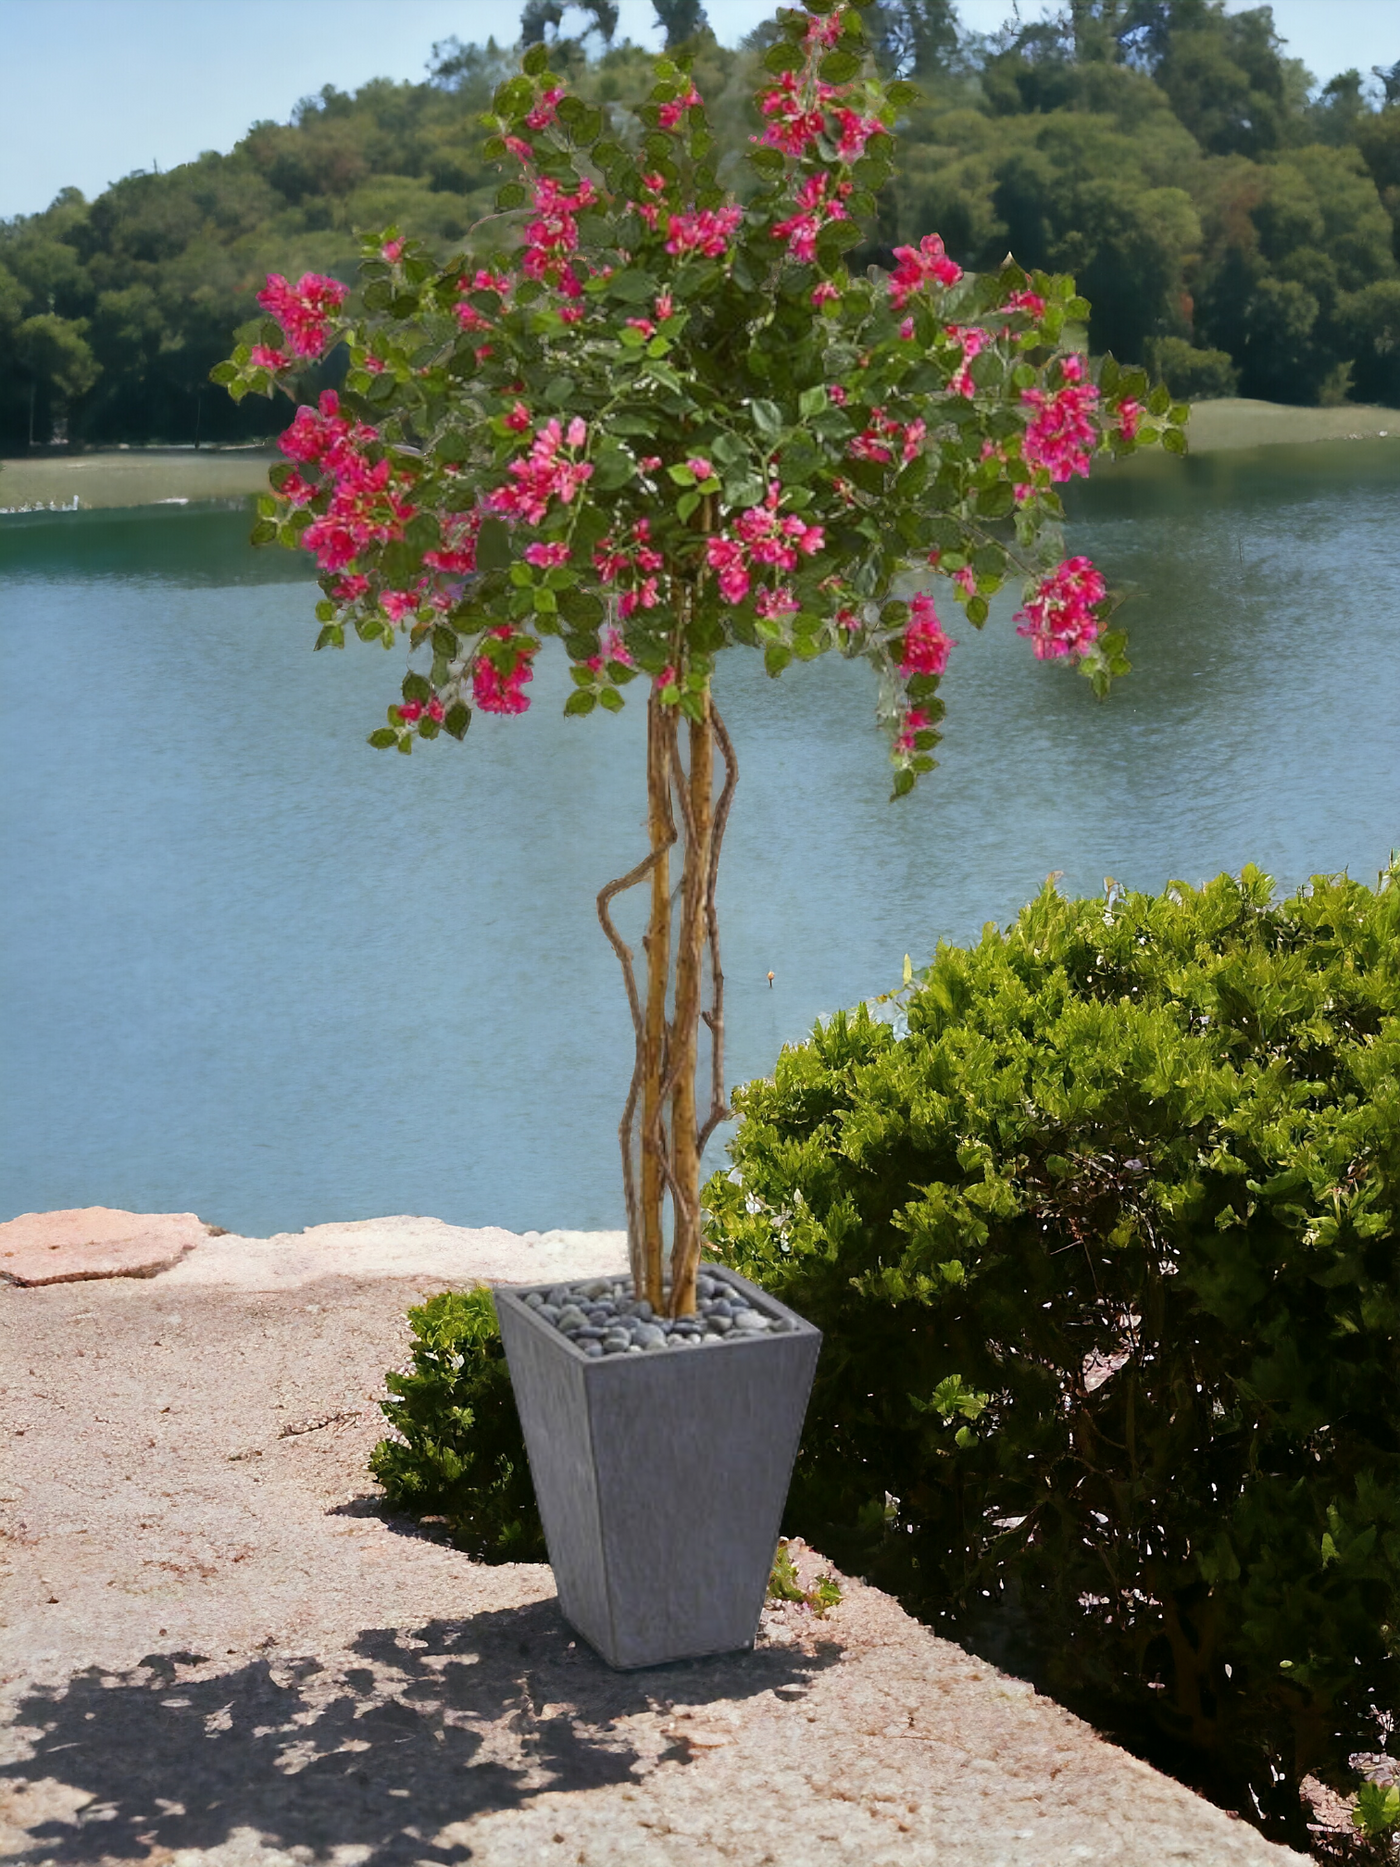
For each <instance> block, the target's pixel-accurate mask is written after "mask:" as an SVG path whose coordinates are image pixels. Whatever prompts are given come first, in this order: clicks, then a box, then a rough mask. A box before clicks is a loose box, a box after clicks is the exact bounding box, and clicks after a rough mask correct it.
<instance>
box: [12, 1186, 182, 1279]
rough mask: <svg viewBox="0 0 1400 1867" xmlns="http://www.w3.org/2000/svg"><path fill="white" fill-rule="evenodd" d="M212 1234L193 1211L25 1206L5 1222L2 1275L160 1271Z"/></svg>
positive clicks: (150, 1274)
mask: <svg viewBox="0 0 1400 1867" xmlns="http://www.w3.org/2000/svg"><path fill="white" fill-rule="evenodd" d="M208 1236H209V1228H208V1227H207V1226H206V1225H205V1224H204V1222H203V1220H202V1219H200V1218H199V1217H197V1215H196V1214H195V1213H193V1212H121V1211H119V1210H117V1209H116V1208H114V1207H112V1206H78V1207H73V1208H70V1209H69V1210H67V1211H65V1212H23V1213H21V1214H20V1216H19V1217H18V1218H17V1219H9V1220H7V1221H6V1222H5V1223H4V1224H3V1225H0V1277H3V1278H5V1279H6V1280H7V1281H8V1282H10V1283H14V1284H22V1285H25V1286H33V1285H36V1284H76V1283H84V1282H86V1281H87V1280H88V1279H89V1278H93V1277H155V1276H157V1275H159V1273H160V1272H161V1271H168V1270H170V1269H171V1268H172V1267H173V1266H174V1265H176V1264H178V1263H179V1262H180V1260H181V1259H182V1258H183V1257H184V1256H185V1254H186V1252H188V1251H192V1250H193V1249H194V1247H195V1246H196V1245H198V1244H201V1243H203V1241H204V1240H205V1239H207V1238H208Z"/></svg>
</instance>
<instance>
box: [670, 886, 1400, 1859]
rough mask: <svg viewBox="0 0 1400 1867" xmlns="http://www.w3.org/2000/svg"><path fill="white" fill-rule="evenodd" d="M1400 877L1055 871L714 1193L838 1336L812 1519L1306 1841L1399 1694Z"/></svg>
mask: <svg viewBox="0 0 1400 1867" xmlns="http://www.w3.org/2000/svg"><path fill="white" fill-rule="evenodd" d="M1397 884H1400V869H1392V871H1391V872H1390V873H1389V874H1387V875H1386V876H1384V877H1383V878H1382V881H1381V885H1380V887H1379V888H1378V889H1377V890H1375V891H1372V890H1369V889H1367V888H1365V887H1362V886H1360V885H1359V884H1357V883H1355V882H1352V881H1349V880H1347V879H1345V878H1333V879H1321V878H1320V879H1317V880H1315V882H1314V883H1313V885H1312V887H1311V889H1309V890H1307V891H1304V892H1302V893H1300V894H1298V895H1297V896H1296V897H1294V898H1292V899H1290V900H1288V901H1286V902H1276V901H1275V900H1274V899H1273V896H1272V887H1271V884H1270V881H1269V879H1268V877H1267V876H1263V875H1261V874H1259V873H1258V872H1257V871H1256V870H1253V869H1246V870H1245V871H1244V873H1243V875H1242V876H1241V878H1240V879H1239V880H1238V881H1235V880H1232V879H1231V878H1229V877H1225V876H1222V877H1220V878H1219V879H1218V880H1216V881H1214V882H1212V883H1211V884H1210V885H1209V886H1207V887H1205V888H1204V889H1202V890H1200V891H1199V892H1198V891H1194V890H1192V889H1190V888H1188V887H1186V886H1185V885H1183V884H1180V883H1177V884H1173V885H1172V886H1171V887H1170V888H1169V889H1168V890H1167V891H1166V893H1165V894H1163V895H1161V896H1157V897H1154V896H1150V895H1136V894H1119V893H1118V892H1117V891H1116V890H1115V891H1112V892H1111V894H1110V897H1109V899H1108V900H1107V901H1105V900H1098V901H1079V900H1062V899H1061V898H1060V897H1059V896H1058V895H1056V894H1055V893H1054V891H1053V890H1052V889H1051V888H1050V887H1048V886H1047V888H1046V890H1045V892H1043V893H1042V894H1041V895H1040V896H1039V898H1038V899H1037V900H1035V901H1034V902H1033V903H1031V905H1030V906H1029V907H1027V908H1026V909H1025V910H1024V911H1023V913H1022V914H1021V916H1020V918H1019V919H1018V920H1017V921H1016V923H1015V924H1014V925H1013V926H1012V927H1011V928H1010V929H1008V930H1007V931H1006V932H1005V933H1004V934H1003V933H1000V932H998V931H997V930H996V929H995V928H994V927H990V926H989V927H988V929H987V930H986V931H985V933H984V935H983V937H982V940H981V942H980V944H978V945H977V946H976V947H974V948H972V949H970V950H963V949H959V948H956V947H950V946H943V947H940V948H939V951H938V954H937V957H936V958H935V960H934V962H933V964H932V965H931V967H930V968H929V969H928V971H927V973H926V974H925V975H924V976H923V978H922V980H921V981H920V982H918V983H917V984H915V985H912V986H911V987H910V989H909V991H908V994H907V1002H906V1004H905V1007H904V1012H905V1017H906V1019H907V1031H906V1032H904V1033H903V1034H900V1033H897V1031H896V1030H895V1029H894V1028H892V1027H891V1025H890V1024H889V1023H887V1022H883V1021H881V1019H880V1018H879V1017H877V1016H872V1015H871V1013H870V1011H869V1010H867V1009H866V1008H861V1009H859V1010H857V1011H855V1012H854V1013H852V1014H841V1015H838V1016H836V1017H835V1018H833V1019H832V1020H831V1021H830V1023H828V1024H825V1025H819V1026H818V1028H817V1029H816V1030H815V1031H814V1033H813V1035H812V1037H811V1039H810V1040H809V1041H808V1042H807V1043H805V1044H803V1045H800V1046H798V1047H795V1048H790V1049H787V1050H785V1051H784V1052H783V1054H782V1056H781V1058H780V1059H779V1061H778V1065H777V1069H776V1072H775V1075H774V1077H773V1079H772V1080H771V1081H762V1082H755V1083H751V1084H750V1085H749V1086H748V1087H747V1088H746V1089H743V1090H741V1091H740V1092H739V1093H738V1094H737V1095H736V1097H735V1105H736V1108H737V1109H738V1111H739V1112H740V1113H741V1115H742V1118H743V1119H742V1123H741V1126H740V1128H739V1130H738V1133H737V1136H736V1138H735V1140H734V1142H733V1144H732V1155H733V1159H734V1162H735V1170H734V1172H733V1174H731V1175H729V1176H727V1177H726V1176H725V1175H723V1174H721V1175H716V1176H715V1178H714V1179H713V1180H712V1181H711V1182H710V1184H709V1186H708V1187H707V1189H706V1204H707V1207H708V1209H709V1211H710V1214H711V1218H712V1222H711V1226H710V1236H711V1238H712V1240H713V1242H714V1244H715V1246H716V1248H717V1249H719V1250H720V1251H721V1252H722V1254H723V1255H724V1256H725V1257H726V1259H727V1260H728V1261H729V1262H730V1263H732V1264H734V1265H736V1266H737V1267H738V1268H739V1269H741V1270H742V1271H744V1272H745V1273H746V1274H747V1275H749V1276H751V1277H753V1278H755V1279H756V1280H757V1281H758V1282H760V1283H761V1284H763V1285H764V1286H765V1287H766V1288H767V1289H769V1290H772V1291H773V1292H774V1293H775V1294H776V1295H778V1296H780V1297H781V1298H782V1300H783V1301H784V1302H786V1303H790V1304H792V1305H793V1306H794V1307H795V1308H796V1309H797V1310H799V1311H800V1312H801V1313H802V1314H804V1315H806V1316H808V1317H810V1318H811V1320H812V1321H813V1322H815V1323H817V1324H818V1325H819V1326H820V1327H821V1328H822V1329H823V1330H824V1331H825V1333H826V1341H825V1345H824V1348H823V1353H822V1357H821V1361H820V1363H819V1365H818V1369H817V1377H816V1386H815V1389H814V1393H813V1398H812V1404H811V1408H810V1411H809V1414H808V1421H807V1430H806V1434H805V1437H804V1440H803V1444H802V1450H801V1453H800V1455H799V1460H798V1467H797V1472H796V1475H795V1479H794V1485H793V1491H792V1495H791V1499H790V1503H789V1510H788V1516H787V1521H788V1523H789V1525H790V1526H791V1528H792V1529H793V1530H794V1531H797V1532H800V1533H801V1534H803V1535H805V1536H806V1537H807V1538H808V1539H809V1540H810V1541H812V1542H813V1543H814V1544H815V1545H816V1546H817V1547H818V1548H820V1549H822V1550H823V1551H824V1552H825V1553H826V1554H827V1555H829V1556H831V1557H833V1558H835V1559H836V1560H837V1561H838V1562H839V1563H840V1564H841V1565H842V1566H844V1567H847V1568H856V1569H858V1570H860V1571H861V1572H863V1573H865V1574H867V1575H868V1576H870V1577H871V1578H872V1579H873V1580H876V1581H878V1582H880V1583H881V1584H882V1585H883V1586H886V1587H888V1588H891V1589H892V1590H893V1591H894V1592H895V1593H896V1594H897V1595H899V1597H900V1598H901V1600H903V1601H904V1602H905V1603H906V1605H907V1606H909V1607H910V1608H911V1609H912V1610H913V1611H914V1612H916V1613H918V1614H920V1615H921V1616H922V1617H923V1618H925V1619H926V1620H928V1621H930V1622H932V1623H934V1624H935V1625H939V1626H941V1628H942V1629H943V1630H944V1631H947V1632H949V1633H952V1634H954V1635H956V1636H960V1637H963V1638H966V1639H970V1640H973V1641H982V1642H987V1641H992V1642H994V1643H995V1642H998V1641H999V1642H1001V1645H1000V1646H999V1647H998V1648H997V1649H996V1650H998V1651H999V1652H1000V1653H1001V1654H1002V1655H1003V1657H1012V1658H1019V1659H1021V1660H1022V1662H1023V1663H1028V1664H1030V1665H1032V1666H1033V1667H1034V1668H1035V1670H1036V1671H1037V1672H1038V1673H1039V1675H1040V1676H1041V1677H1042V1678H1043V1679H1044V1680H1045V1682H1046V1683H1047V1684H1048V1685H1049V1686H1050V1688H1051V1689H1052V1690H1055V1691H1056V1692H1057V1693H1059V1694H1060V1695H1061V1696H1063V1697H1065V1698H1067V1699H1068V1700H1069V1701H1070V1702H1072V1703H1075V1704H1078V1705H1080V1706H1081V1707H1084V1708H1086V1709H1089V1710H1090V1711H1091V1713H1092V1715H1094V1716H1095V1717H1096V1718H1097V1719H1098V1720H1099V1721H1100V1722H1103V1721H1104V1720H1105V1718H1107V1719H1108V1720H1109V1721H1113V1720H1116V1721H1117V1723H1118V1728H1119V1729H1120V1730H1123V1731H1124V1732H1125V1733H1127V1734H1130V1735H1133V1734H1135V1735H1136V1737H1137V1739H1138V1741H1140V1742H1144V1743H1146V1744H1147V1746H1148V1748H1149V1749H1151V1748H1152V1747H1153V1745H1154V1743H1155V1744H1156V1746H1157V1754H1158V1755H1159V1756H1162V1755H1163V1754H1164V1751H1163V1748H1162V1746H1163V1745H1164V1744H1166V1745H1169V1746H1174V1747H1175V1749H1174V1752H1173V1753H1172V1755H1173V1758H1174V1761H1175V1763H1176V1767H1178V1768H1179V1769H1181V1768H1185V1770H1186V1772H1187V1773H1188V1774H1190V1773H1192V1772H1194V1773H1196V1774H1197V1776H1198V1780H1206V1781H1208V1782H1209V1783H1210V1786H1211V1787H1212V1788H1213V1790H1214V1792H1215V1793H1217V1794H1221V1792H1222V1789H1224V1790H1226V1791H1228V1794H1227V1796H1226V1799H1227V1800H1234V1801H1235V1802H1236V1805H1237V1806H1239V1807H1241V1808H1242V1809H1243V1810H1244V1811H1245V1812H1247V1813H1251V1814H1253V1813H1255V1811H1257V1812H1258V1814H1259V1815H1260V1816H1262V1817H1263V1818H1264V1820H1265V1823H1266V1826H1269V1827H1271V1828H1272V1830H1273V1831H1274V1832H1275V1833H1278V1834H1280V1835H1281V1836H1289V1837H1291V1838H1292V1839H1293V1840H1294V1841H1295V1842H1299V1843H1301V1844H1302V1845H1304V1846H1306V1845H1307V1840H1308V1837H1307V1834H1306V1830H1305V1828H1304V1827H1303V1824H1302V1816H1301V1815H1300V1813H1299V1802H1298V1786H1299V1783H1300V1781H1301V1779H1302V1777H1303V1775H1304V1774H1305V1773H1306V1772H1309V1771H1314V1772H1317V1773H1319V1774H1322V1775H1323V1776H1324V1777H1327V1778H1329V1779H1330V1780H1331V1781H1333V1782H1334V1783H1336V1784H1337V1785H1338V1786H1341V1785H1343V1784H1345V1783H1346V1782H1347V1781H1348V1780H1354V1779H1349V1778H1348V1766H1347V1758H1348V1755H1349V1753H1351V1752H1355V1751H1365V1750H1372V1751H1373V1750H1377V1749H1379V1748H1380V1747H1381V1744H1382V1742H1383V1738H1384V1733H1385V1730H1386V1729H1387V1728H1388V1727H1387V1726H1386V1724H1385V1721H1384V1716H1383V1714H1384V1712H1385V1711H1386V1709H1387V1708H1393V1707H1395V1706H1396V1705H1397V1703H1400V1664H1397V1660H1398V1659H1400V1239H1398V1238H1397V1224H1396V1206H1397V1195H1398V1194H1400V885H1397ZM1008 1641H1010V1642H1013V1643H1018V1644H1013V1645H1012V1646H1010V1647H1008V1646H1007V1644H1006V1643H1007V1642H1008ZM1154 1734H1155V1735H1154Z"/></svg>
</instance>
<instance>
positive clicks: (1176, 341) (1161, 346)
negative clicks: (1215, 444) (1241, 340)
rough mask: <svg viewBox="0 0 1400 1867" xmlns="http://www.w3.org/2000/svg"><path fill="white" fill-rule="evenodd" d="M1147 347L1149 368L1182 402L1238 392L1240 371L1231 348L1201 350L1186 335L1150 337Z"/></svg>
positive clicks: (1201, 400)
mask: <svg viewBox="0 0 1400 1867" xmlns="http://www.w3.org/2000/svg"><path fill="white" fill-rule="evenodd" d="M1145 350H1146V360H1147V367H1148V370H1149V372H1150V373H1151V374H1152V375H1153V376H1160V377H1161V379H1162V381H1163V382H1164V383H1165V384H1166V385H1167V387H1168V388H1169V389H1170V390H1171V392H1172V394H1173V395H1174V396H1177V397H1178V398H1179V399H1180V400H1181V401H1183V402H1209V401H1213V400H1214V399H1215V398H1216V397H1217V396H1223V395H1238V394H1239V386H1240V373H1239V371H1238V370H1237V369H1236V368H1235V366H1234V363H1233V362H1232V361H1231V359H1230V353H1229V351H1228V350H1198V349H1197V348H1196V346H1195V345H1194V344H1188V343H1187V341H1186V339H1185V338H1184V337H1149V338H1148V339H1147V343H1146V346H1145Z"/></svg>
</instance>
